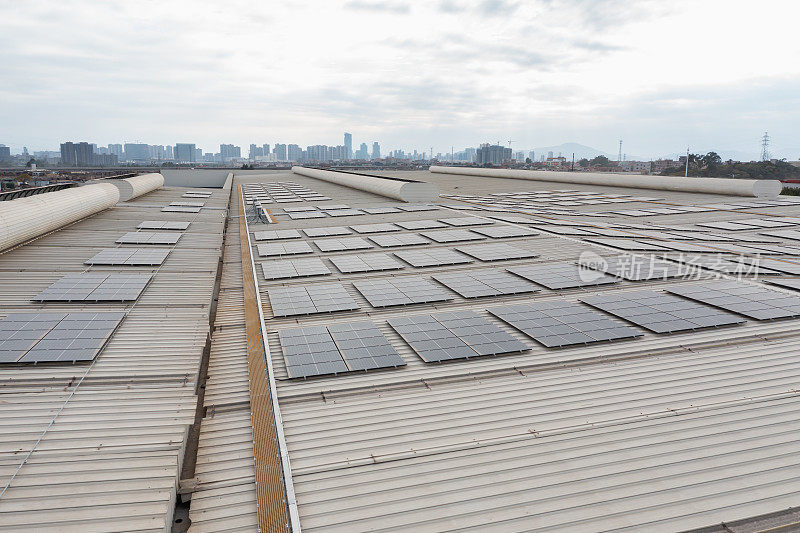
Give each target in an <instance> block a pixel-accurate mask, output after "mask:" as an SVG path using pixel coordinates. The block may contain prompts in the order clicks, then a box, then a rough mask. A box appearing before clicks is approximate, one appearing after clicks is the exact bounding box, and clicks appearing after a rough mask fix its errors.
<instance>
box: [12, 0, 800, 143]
mask: <svg viewBox="0 0 800 533" xmlns="http://www.w3.org/2000/svg"><path fill="white" fill-rule="evenodd" d="M798 20H800V2H797V1H796V0H782V1H776V0H761V1H759V2H753V1H752V0H695V1H684V0H671V1H669V2H666V1H663V0H656V1H649V0H627V1H622V0H525V1H514V0H421V1H416V0H414V1H406V0H313V1H312V0H306V1H302V0H298V1H269V2H267V1H258V0H227V1H226V2H218V1H214V2H207V1H198V0H194V1H170V0H159V1H147V0H136V1H131V0H126V1H124V2H123V1H116V0H103V1H96V0H94V1H88V0H58V1H57V0H51V1H37V0H26V1H24V2H20V1H19V0H0V49H1V50H3V60H2V62H1V63H0V73H2V75H1V76H0V143H3V144H6V145H9V146H12V148H14V149H15V150H16V149H21V147H22V146H23V145H26V146H27V147H28V149H29V150H31V151H33V150H39V149H57V148H58V143H59V142H62V141H64V140H75V141H79V140H86V141H89V142H96V143H98V144H101V145H105V144H108V143H112V142H124V141H129V142H130V141H140V142H146V143H149V144H174V143H175V142H194V143H197V145H198V146H200V147H202V148H204V149H205V150H206V151H219V143H220V142H226V143H228V142H229V143H235V144H238V145H240V146H242V147H243V148H244V151H245V152H246V147H247V146H248V145H249V144H250V143H251V142H253V143H257V144H262V143H270V144H274V143H276V142H284V143H297V144H300V145H302V146H306V145H309V144H329V145H333V144H341V143H342V132H343V131H350V132H352V133H353V141H354V143H355V144H356V146H357V145H358V144H360V143H361V142H368V143H369V144H370V145H371V143H372V141H373V140H377V141H379V142H380V143H381V145H382V147H383V149H384V151H385V150H387V149H393V148H403V149H405V150H410V149H414V148H417V149H419V150H420V151H422V150H428V149H429V147H430V146H433V147H434V151H436V152H439V151H441V152H444V151H449V150H450V147H451V146H455V149H456V150H459V149H463V148H464V147H465V146H476V145H477V144H479V143H481V142H489V141H491V142H495V141H498V140H500V141H502V142H503V143H504V144H507V142H508V140H512V141H513V144H512V146H513V147H514V149H524V148H533V147H538V146H548V145H556V144H561V143H563V142H578V143H581V144H585V145H589V146H592V147H595V148H597V149H600V150H604V151H607V152H610V153H616V152H617V148H618V144H617V143H618V140H619V139H623V141H624V151H625V152H626V153H628V154H636V155H640V156H643V157H657V156H661V155H666V154H671V153H676V152H681V151H684V150H685V149H686V147H687V145H688V146H689V147H691V149H692V151H698V152H699V151H708V150H727V151H739V152H741V153H742V157H745V156H746V155H750V156H752V157H757V155H758V153H759V144H760V137H761V135H763V132H764V131H769V133H770V135H771V137H772V138H773V143H772V151H773V154H774V155H776V156H779V157H786V158H789V159H798V158H800V127H799V126H800V36H799V35H798V33H800V32H799V31H798Z"/></svg>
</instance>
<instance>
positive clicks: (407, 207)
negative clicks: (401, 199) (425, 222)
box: [397, 204, 439, 212]
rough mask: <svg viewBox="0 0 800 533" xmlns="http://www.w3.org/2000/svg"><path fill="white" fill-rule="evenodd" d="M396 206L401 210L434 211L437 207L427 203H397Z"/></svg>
mask: <svg viewBox="0 0 800 533" xmlns="http://www.w3.org/2000/svg"><path fill="white" fill-rule="evenodd" d="M397 208H398V209H400V210H402V211H408V212H416V211H436V210H437V209H439V208H438V207H436V206H435V205H427V204H404V205H398V206H397Z"/></svg>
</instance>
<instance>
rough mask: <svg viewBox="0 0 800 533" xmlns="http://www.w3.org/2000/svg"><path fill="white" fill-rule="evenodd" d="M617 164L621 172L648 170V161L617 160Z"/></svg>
mask: <svg viewBox="0 0 800 533" xmlns="http://www.w3.org/2000/svg"><path fill="white" fill-rule="evenodd" d="M617 166H619V169H620V170H621V171H623V172H650V166H651V164H650V161H618V162H617Z"/></svg>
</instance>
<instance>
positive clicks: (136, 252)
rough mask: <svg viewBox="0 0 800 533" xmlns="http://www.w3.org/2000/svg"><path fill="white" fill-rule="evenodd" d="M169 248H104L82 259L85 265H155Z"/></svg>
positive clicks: (164, 257) (167, 252)
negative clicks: (84, 259)
mask: <svg viewBox="0 0 800 533" xmlns="http://www.w3.org/2000/svg"><path fill="white" fill-rule="evenodd" d="M169 253H170V250H168V249H164V248H154V249H149V250H148V249H144V248H104V249H102V250H101V251H100V252H98V253H97V254H95V255H94V256H92V257H90V258H89V259H87V260H86V261H84V264H85V265H127V266H155V265H160V264H162V263H163V262H164V260H165V259H166V258H167V256H168V255H169Z"/></svg>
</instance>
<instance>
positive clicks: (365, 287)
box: [353, 276, 453, 308]
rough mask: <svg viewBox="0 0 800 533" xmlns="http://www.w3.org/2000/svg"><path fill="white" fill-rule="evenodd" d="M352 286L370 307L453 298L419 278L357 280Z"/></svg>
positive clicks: (442, 300) (443, 300) (441, 300)
mask: <svg viewBox="0 0 800 533" xmlns="http://www.w3.org/2000/svg"><path fill="white" fill-rule="evenodd" d="M353 286H354V287H355V288H356V290H357V291H358V292H359V293H361V295H362V296H363V297H364V298H365V299H366V300H367V301H368V302H369V304H370V305H371V306H372V307H375V308H379V307H392V306H397V305H411V304H419V303H429V302H446V301H448V300H452V299H453V297H452V296H450V295H449V294H447V293H445V292H444V291H443V290H441V289H440V288H439V287H437V286H435V285H433V284H432V283H430V282H429V281H427V280H425V279H424V278H422V277H420V276H403V277H397V278H386V279H375V280H359V281H355V282H353Z"/></svg>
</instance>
